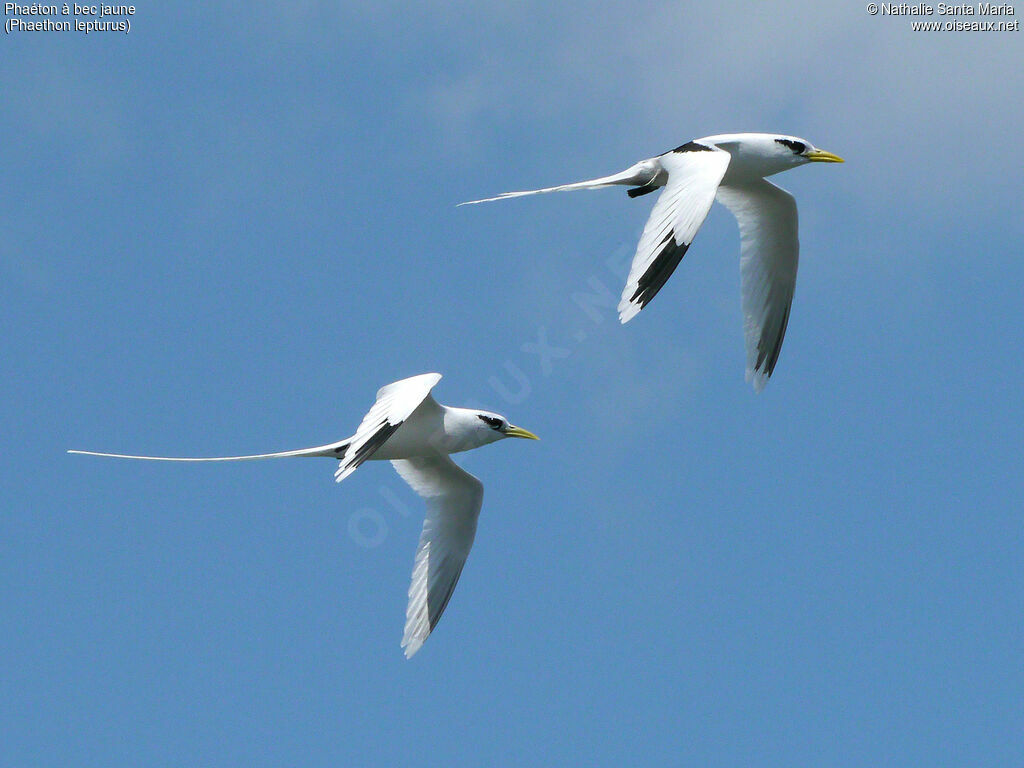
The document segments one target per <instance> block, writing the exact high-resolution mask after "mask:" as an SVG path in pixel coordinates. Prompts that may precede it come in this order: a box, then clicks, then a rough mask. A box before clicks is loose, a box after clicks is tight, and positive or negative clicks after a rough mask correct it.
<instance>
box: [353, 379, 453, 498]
mask: <svg viewBox="0 0 1024 768" xmlns="http://www.w3.org/2000/svg"><path fill="white" fill-rule="evenodd" d="M440 380H441V374H440V373H423V374H420V375H419V376H412V377H410V378H408V379H402V380H401V381H396V382H394V383H393V384H388V385H387V386H385V387H381V388H380V389H379V390H378V391H377V401H376V402H375V403H374V404H373V407H372V408H371V409H370V410H369V412H368V413H367V414H366V416H364V417H363V421H362V423H361V424H360V425H359V428H358V429H357V430H356V433H355V435H353V437H352V439H351V440H350V441H349V443H348V446H347V447H346V450H345V453H344V456H343V457H339V458H340V463H339V464H338V469H337V470H336V471H335V473H334V479H335V480H336V481H337V482H339V483H340V482H341V481H342V480H344V479H345V478H346V477H348V476H349V475H351V474H352V472H354V471H355V469H356V467H358V466H359V465H360V464H362V463H363V462H364V461H366V460H367V459H368V458H370V456H372V455H373V452H374V451H376V450H377V449H378V448H380V447H381V446H382V445H384V443H386V442H387V440H388V438H389V437H391V435H393V434H394V433H395V431H396V430H397V429H398V428H399V427H400V426H402V422H404V421H405V420H406V419H407V418H409V415H410V414H411V413H412V412H413V411H415V410H416V408H417V407H419V405H420V403H422V402H423V401H424V400H426V399H427V397H429V395H430V390H432V389H433V388H434V386H435V385H436V384H437V382H439V381H440Z"/></svg>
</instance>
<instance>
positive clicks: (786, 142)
mask: <svg viewBox="0 0 1024 768" xmlns="http://www.w3.org/2000/svg"><path fill="white" fill-rule="evenodd" d="M775 143H776V144H782V145H783V146H784V147H789V148H790V149H791V150H793V151H794V152H795V153H796V154H798V155H802V154H803V153H804V152H806V151H807V145H806V144H804V143H803V142H802V141H793V140H792V139H776V140H775Z"/></svg>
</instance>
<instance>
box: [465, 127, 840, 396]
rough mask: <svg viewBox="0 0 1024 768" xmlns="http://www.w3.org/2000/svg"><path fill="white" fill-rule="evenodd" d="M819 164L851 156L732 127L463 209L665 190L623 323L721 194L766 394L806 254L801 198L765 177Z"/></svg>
mask: <svg viewBox="0 0 1024 768" xmlns="http://www.w3.org/2000/svg"><path fill="white" fill-rule="evenodd" d="M814 162H819V163H841V162H843V160H842V158H841V157H839V156H838V155H834V154H832V153H831V152H826V151H824V150H822V149H818V148H817V147H815V146H814V145H813V144H811V143H810V142H809V141H806V140H804V139H800V138H797V137H795V136H784V135H780V134H770V133H728V134H720V135H717V136H706V137H704V138H703V139H694V140H693V141H688V142H687V143H685V144H683V145H681V146H679V147H676V148H675V149H673V150H671V151H669V152H666V153H664V154H662V155H658V156H657V157H652V158H648V159H647V160H641V161H640V162H639V163H636V164H635V165H633V166H631V167H629V168H627V169H626V170H624V171H622V172H621V173H616V174H613V175H611V176H602V177H601V178H597V179H590V180H589V181H580V182H577V183H575V184H563V185H562V186H558V187H546V188H544V189H532V190H528V191H526V192H505V193H504V194H501V195H498V196H497V197H489V198H486V199H484V200H472V201H470V202H468V203H460V205H472V204H475V203H487V202H491V201H493V200H507V199H509V198H512V197H523V196H525V195H537V194H541V193H544V192H568V191H572V190H577V189H598V188H601V187H608V186H613V185H616V184H621V185H626V186H629V187H632V189H630V190H628V194H629V196H630V197H639V196H640V195H646V194H647V193H649V192H653V191H654V190H656V189H658V188H659V187H664V188H665V191H664V192H663V193H662V194H661V195H660V196H659V198H658V202H657V203H656V204H655V206H654V209H653V210H652V211H651V215H650V218H649V219H648V220H647V225H646V226H645V227H644V232H643V235H641V237H640V243H639V245H638V246H637V249H636V254H635V255H634V256H633V263H632V266H631V267H630V270H629V277H628V278H627V279H626V287H625V288H624V289H623V292H622V298H621V300H620V301H619V307H618V310H619V319H620V320H621V321H622V322H623V323H625V322H627V321H629V320H631V319H632V318H633V317H635V316H636V314H637V313H638V312H639V311H640V310H641V309H643V308H644V307H646V306H647V304H649V303H650V301H651V299H653V298H654V296H655V295H656V294H657V293H658V291H659V290H661V287H662V286H663V285H664V284H665V282H666V281H667V280H668V278H669V277H670V276H671V274H672V272H673V270H675V268H676V266H677V265H678V264H679V262H680V260H681V259H682V258H683V256H684V255H685V253H686V250H687V249H688V248H689V247H690V244H691V243H692V242H693V238H694V237H695V236H696V234H697V230H699V229H700V226H701V224H703V223H704V219H705V218H706V217H707V215H708V211H709V210H710V209H711V204H712V202H714V201H715V199H716V198H717V199H718V201H719V202H720V203H722V204H723V205H724V206H725V207H726V208H728V209H729V210H730V211H732V214H733V216H735V217H736V221H737V222H738V223H739V228H740V275H741V283H742V286H741V293H742V305H743V331H744V336H745V340H746V349H747V379H748V380H749V381H751V382H752V383H753V385H754V389H755V390H756V391H758V392H760V391H761V390H762V389H763V388H764V385H765V384H766V383H767V381H768V377H770V376H771V375H772V372H773V371H774V370H775V363H776V362H777V361H778V359H779V351H780V350H781V349H782V339H783V337H784V336H785V334H786V325H787V323H788V322H789V308H790V305H791V303H792V301H793V290H794V287H795V286H796V270H797V261H798V254H799V251H800V244H799V241H798V238H797V213H796V201H795V200H794V199H793V196H792V195H790V194H789V193H788V192H786V191H785V190H783V189H780V188H779V187H777V186H775V185H774V184H772V183H771V182H769V181H767V180H766V177H767V176H772V175H774V174H776V173H781V172H782V171H788V170H789V169H790V168H796V167H797V166H800V165H804V164H806V163H814Z"/></svg>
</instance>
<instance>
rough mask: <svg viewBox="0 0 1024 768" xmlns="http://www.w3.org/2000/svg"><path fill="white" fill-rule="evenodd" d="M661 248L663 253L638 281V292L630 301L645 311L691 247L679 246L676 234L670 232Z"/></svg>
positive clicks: (662, 242) (688, 245)
mask: <svg viewBox="0 0 1024 768" xmlns="http://www.w3.org/2000/svg"><path fill="white" fill-rule="evenodd" d="M659 247H660V248H661V251H660V252H659V253H658V255H657V256H655V257H654V261H652V262H651V266H649V267H648V268H647V271H646V272H644V273H643V275H642V276H641V277H640V279H639V280H638V281H637V284H636V292H635V293H634V294H633V296H632V298H630V300H629V301H630V303H632V304H639V305H640V309H643V308H644V307H646V306H647V305H648V304H649V303H650V301H651V299H653V298H654V295H655V294H656V293H657V292H658V291H660V290H661V287H662V286H663V285H665V281H667V280H668V279H669V277H671V276H672V273H673V272H674V271H675V268H676V267H677V266H679V262H680V261H682V259H683V256H685V255H686V249H687V248H689V247H690V244H689V243H686V244H685V245H679V244H677V243H676V237H675V233H674V232H671V231H669V233H668V234H667V235H665V239H664V240H662V241H661V245H660V246H659Z"/></svg>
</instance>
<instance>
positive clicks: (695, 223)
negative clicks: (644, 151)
mask: <svg viewBox="0 0 1024 768" xmlns="http://www.w3.org/2000/svg"><path fill="white" fill-rule="evenodd" d="M730 157H731V156H730V155H729V153H728V152H726V151H725V150H723V149H718V148H717V147H710V146H705V145H703V144H698V143H696V142H693V141H691V142H689V143H688V144H684V145H683V146H681V147H679V149H675V150H673V151H671V152H667V153H666V154H664V155H662V156H661V158H659V160H660V162H661V165H662V167H663V168H664V169H665V170H666V171H667V172H668V183H667V184H666V185H665V189H664V191H663V192H662V193H661V196H660V197H659V198H658V202H657V203H655V205H654V209H653V210H652V211H651V216H650V218H649V219H648V220H647V225H646V226H645V227H644V233H643V235H641V237H640V243H639V245H637V249H636V255H634V256H633V264H632V266H631V267H630V269H629V277H628V278H627V279H626V287H625V288H624V289H623V291H622V299H621V300H620V301H619V320H621V321H622V322H623V323H625V322H628V321H629V320H631V319H632V318H633V317H635V316H636V314H637V313H638V312H639V311H640V310H641V309H643V308H644V307H646V306H647V305H648V304H649V303H650V301H651V299H653V298H654V296H655V294H657V293H658V291H660V290H661V287H662V286H663V285H665V281H667V280H668V278H669V277H670V276H671V275H672V272H673V270H675V268H676V266H677V265H678V264H679V262H680V260H681V259H682V258H683V255H684V254H685V253H686V249H687V248H689V247H690V243H692V242H693V238H694V236H696V234H697V230H698V229H700V225H701V224H703V223H704V219H705V218H707V215H708V211H709V210H711V204H712V203H713V202H714V201H715V191H716V190H717V189H718V185H719V183H721V181H722V176H724V175H725V170H726V168H728V167H729V160H730Z"/></svg>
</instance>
